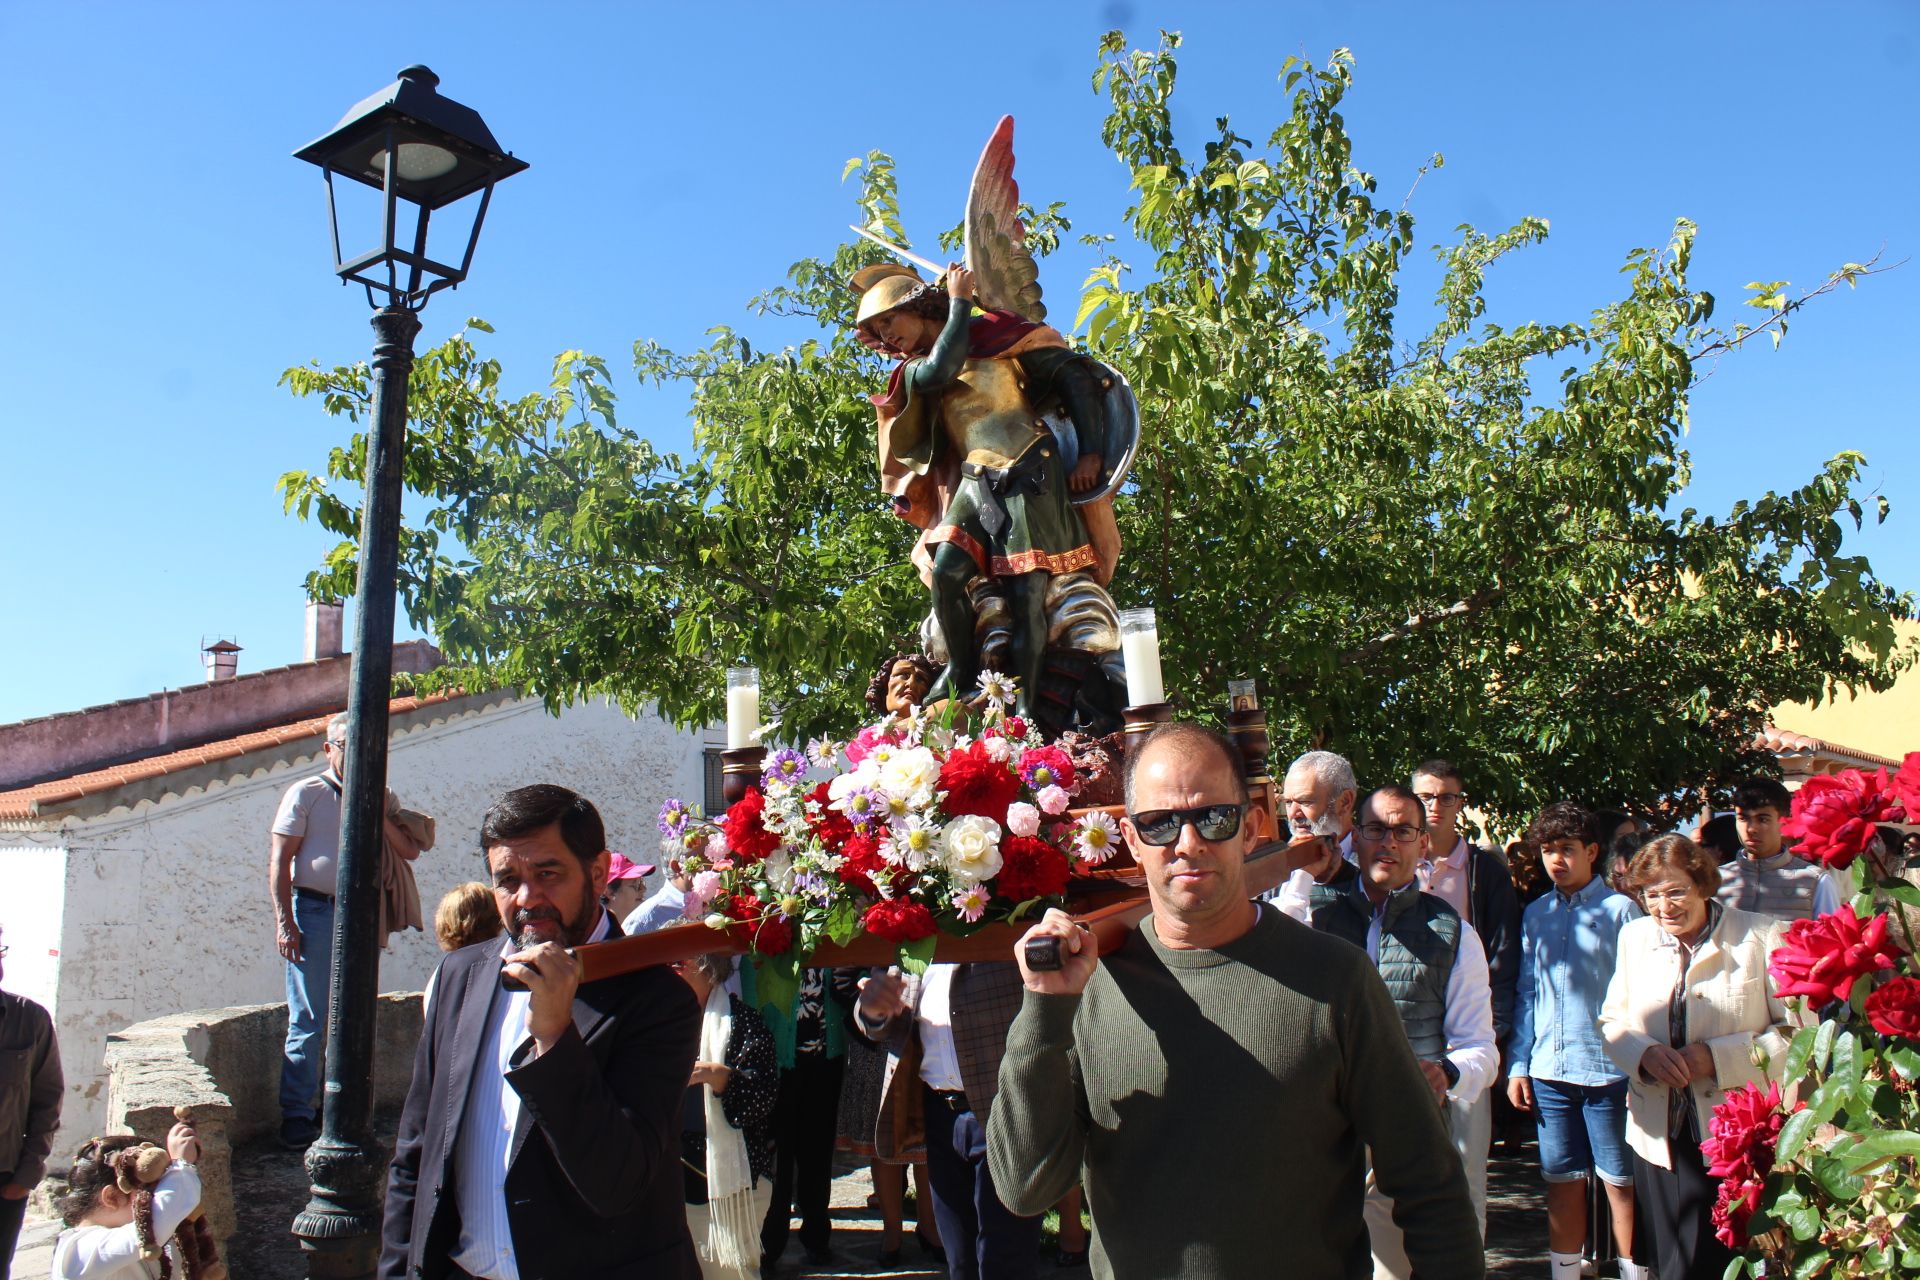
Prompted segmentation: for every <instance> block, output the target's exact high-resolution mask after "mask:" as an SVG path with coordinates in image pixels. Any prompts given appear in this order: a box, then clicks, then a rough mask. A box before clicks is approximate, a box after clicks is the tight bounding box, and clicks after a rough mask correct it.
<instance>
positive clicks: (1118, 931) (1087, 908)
mask: <svg viewBox="0 0 1920 1280" xmlns="http://www.w3.org/2000/svg"><path fill="white" fill-rule="evenodd" d="M1126 717H1127V724H1126V728H1125V730H1124V731H1123V744H1124V745H1125V746H1126V747H1127V748H1128V749H1131V747H1132V744H1134V743H1135V742H1137V741H1139V739H1140V738H1141V736H1143V735H1144V734H1145V733H1146V732H1147V731H1149V730H1151V729H1152V728H1153V726H1154V725H1156V724H1160V723H1164V722H1166V721H1168V720H1170V719H1171V718H1172V712H1171V709H1170V708H1169V707H1168V705H1167V704H1166V703H1164V702H1161V703H1154V704H1151V705H1148V706H1144V707H1129V708H1127V712H1126ZM1227 723H1228V730H1227V734H1228V737H1229V738H1230V739H1231V740H1232V741H1233V743H1234V745H1235V746H1236V747H1238V748H1239V751H1240V763H1241V770H1242V773H1243V775H1244V776H1245V778H1246V780H1247V791H1248V806H1247V818H1246V832H1247V847H1248V853H1247V893H1248V894H1249V895H1250V896H1258V895H1259V894H1262V893H1265V892H1266V891H1268V890H1269V889H1274V888H1277V887H1278V886H1279V885H1280V884H1281V883H1282V882H1283V881H1284V880H1285V879H1286V878H1287V872H1288V859H1287V858H1286V857H1285V856H1284V855H1285V851H1286V849H1287V842H1286V841H1285V840H1283V839H1282V838H1281V834H1280V833H1281V831H1282V830H1283V829H1284V827H1283V824H1282V823H1281V821H1280V814H1279V795H1278V789H1277V787H1276V786H1275V784H1274V780H1273V778H1272V777H1271V776H1270V775H1269V773H1268V771H1267V721H1266V713H1265V712H1264V711H1262V710H1259V709H1258V708H1252V709H1240V710H1234V711H1231V712H1229V713H1228V721H1227ZM763 754H764V751H763V749H762V748H760V747H742V748H734V749H730V750H727V751H725V752H723V753H722V754H721V760H722V764H723V769H724V774H723V779H724V787H725V796H726V800H727V803H729V804H732V803H734V802H735V801H737V800H738V799H739V798H740V797H741V796H742V795H744V794H745V793H746V789H747V787H748V786H750V785H751V784H752V781H753V779H755V778H757V777H758V776H759V774H760V761H761V758H762V756H763ZM1100 809H1101V810H1103V811H1104V812H1106V813H1109V814H1111V815H1112V816H1113V817H1114V818H1115V819H1116V820H1117V819H1118V818H1119V817H1121V816H1122V813H1123V809H1122V807H1121V806H1119V805H1104V806H1100ZM1070 812H1071V813H1073V814H1074V815H1075V816H1078V815H1081V814H1085V813H1087V812H1090V810H1088V809H1075V810H1071V811H1070ZM1066 910H1067V912H1068V913H1069V914H1070V915H1072V916H1073V918H1074V921H1075V922H1076V923H1078V924H1080V925H1082V926H1084V927H1085V928H1086V929H1087V930H1088V931H1090V932H1091V933H1092V934H1093V935H1094V937H1095V938H1096V939H1098V941H1099V944H1100V951H1101V953H1102V954H1105V953H1108V952H1111V951H1113V950H1115V949H1117V948H1118V947H1119V946H1120V945H1121V943H1122V942H1123V941H1124V940H1125V938H1126V935H1127V934H1128V932H1130V931H1131V930H1132V929H1134V928H1135V927H1137V926H1138V925H1139V923H1140V922H1141V921H1142V920H1144V919H1146V917H1147V913H1148V912H1149V911H1150V910H1151V907H1150V904H1149V903H1148V901H1147V889H1146V877H1145V875H1144V874H1143V873H1142V872H1141V871H1140V869H1139V867H1138V866H1137V865H1136V864H1135V863H1134V861H1133V856H1132V854H1131V853H1130V852H1129V851H1128V849H1127V848H1126V846H1125V845H1124V844H1120V845H1117V846H1116V847H1115V849H1114V852H1113V855H1112V857H1111V858H1109V859H1108V861H1107V862H1106V863H1105V864H1104V865H1102V866H1099V867H1096V868H1092V869H1091V870H1090V871H1088V872H1086V873H1084V874H1082V875H1080V876H1076V877H1075V878H1074V880H1073V881H1072V882H1071V883H1070V884H1069V885H1068V887H1067V901H1066ZM1028 928H1029V923H1028V922H1014V923H1000V924H989V925H983V926H981V927H980V928H979V929H976V930H975V931H974V932H972V933H970V934H967V935H965V936H964V937H963V936H960V935H957V934H947V933H942V934H939V935H937V945H936V947H935V950H934V957H933V958H934V959H935V960H936V961H945V962H951V963H956V964H967V963H977V962H982V961H1005V960H1012V959H1013V952H1014V947H1015V945H1016V944H1017V943H1018V942H1019V940H1020V937H1021V935H1023V934H1024V933H1026V931H1027V929H1028ZM748 950H749V948H748V945H747V943H746V942H745V941H743V940H742V939H740V938H738V937H736V936H735V935H734V933H733V932H732V931H730V930H726V929H714V928H710V927H709V926H707V925H706V924H703V923H701V922H699V921H692V922H689V923H687V924H678V925H670V926H668V927H667V928H664V929H658V930H655V931H654V932H652V933H643V934H638V935H636V936H634V937H630V938H615V939H612V940H611V941H607V942H592V943H588V944H586V945H584V946H580V947H575V948H573V950H572V954H573V955H574V956H575V958H577V959H578V960H579V961H580V964H581V974H580V980H581V981H582V982H594V981H597V980H598V979H601V978H611V977H614V976H615V975H617V974H622V973H631V972H633V971H634V970H636V969H644V968H647V967H648V966H650V965H658V964H677V963H678V962H680V961H682V960H690V959H692V958H693V957H695V956H699V955H713V954H727V955H745V954H746V953H747V951H748ZM897 950H898V949H897V948H896V946H895V944H894V943H892V942H890V941H888V940H887V939H885V938H880V937H875V936H872V935H863V936H861V937H858V938H855V939H853V940H852V941H851V942H848V943H847V944H845V945H844V946H842V945H839V944H837V943H832V942H825V943H822V944H821V945H820V946H818V947H816V948H815V949H814V951H813V953H812V954H811V955H809V956H807V957H805V958H804V959H802V960H801V962H800V963H801V964H802V965H803V966H804V967H808V968H843V967H845V968H873V967H878V966H884V965H889V964H892V963H893V962H894V959H895V956H896V955H897Z"/></svg>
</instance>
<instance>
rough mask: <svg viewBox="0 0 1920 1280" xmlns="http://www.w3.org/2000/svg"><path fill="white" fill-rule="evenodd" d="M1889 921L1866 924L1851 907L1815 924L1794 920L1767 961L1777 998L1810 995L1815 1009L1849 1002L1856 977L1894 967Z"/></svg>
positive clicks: (1879, 917)
mask: <svg viewBox="0 0 1920 1280" xmlns="http://www.w3.org/2000/svg"><path fill="white" fill-rule="evenodd" d="M1894 954H1895V952H1894V949H1893V947H1892V946H1891V945H1890V944H1889V943H1888V942H1887V917H1886V916H1885V915H1884V914H1881V915H1876V916H1874V917H1873V919H1871V920H1868V921H1866V922H1864V923H1862V921H1861V919H1860V917H1858V916H1856V915H1854V914H1853V907H1852V906H1851V905H1848V906H1844V907H1841V908H1840V909H1839V910H1838V911H1831V912H1828V913H1827V914H1826V915H1824V916H1817V917H1815V918H1814V919H1812V920H1795V921H1794V922H1793V923H1792V924H1790V925H1788V926H1787V932H1786V935H1785V936H1784V937H1782V938H1781V940H1780V945H1779V947H1777V948H1776V949H1775V950H1774V953H1773V957H1772V958H1771V959H1770V960H1768V961H1767V972H1768V973H1770V974H1772V975H1773V990H1774V994H1776V995H1778V996H1781V997H1783V998H1784V997H1786V996H1807V997H1809V998H1810V999H1811V1000H1812V1001H1813V1003H1814V1004H1816V1005H1821V1004H1826V1003H1827V1002H1828V1001H1830V1000H1845V999H1846V998H1847V997H1848V996H1850V995H1852V994H1853V983H1854V980H1855V979H1856V978H1864V977H1866V976H1867V975H1868V974H1870V973H1878V972H1879V971H1880V970H1882V969H1891V968H1892V967H1893V957H1894Z"/></svg>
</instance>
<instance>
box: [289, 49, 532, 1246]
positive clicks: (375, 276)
mask: <svg viewBox="0 0 1920 1280" xmlns="http://www.w3.org/2000/svg"><path fill="white" fill-rule="evenodd" d="M439 83H440V78H439V77H438V76H436V75H434V74H433V72H431V71H429V70H427V69H426V68H425V67H408V68H407V69H406V70H404V71H402V72H401V73H400V78H399V79H398V80H396V81H395V82H394V83H393V84H391V85H389V86H387V87H386V88H385V89H382V90H381V91H380V92H379V93H376V94H374V95H373V96H372V97H371V98H368V99H366V100H365V101H364V102H361V103H360V104H359V105H357V106H355V107H354V108H353V110H351V111H349V112H347V114H346V116H345V118H344V119H342V120H341V121H340V123H339V124H338V125H336V126H335V127H334V129H333V132H331V133H329V134H327V135H326V136H325V137H324V138H321V139H320V140H319V141H317V142H314V143H311V144H309V145H308V146H305V147H302V148H301V149H300V150H299V151H296V152H295V153H294V154H295V156H297V157H298V158H300V159H302V160H308V161H311V162H313V163H314V164H317V165H319V166H320V168H321V169H322V171H324V173H325V174H326V180H327V213H328V219H329V221H330V222H331V224H332V227H333V258H334V268H335V271H336V272H337V274H338V275H339V276H340V279H341V281H342V283H346V282H352V283H355V284H358V285H361V286H363V287H364V288H365V289H366V291H367V302H368V305H370V306H372V307H374V308H375V310H374V313H373V331H374V346H373V413H372V418H373V422H372V429H371V430H370V431H369V432H368V433H367V465H366V482H367V497H366V505H365V507H364V508H363V510H362V513H361V523H360V582H359V586H358V588H357V589H356V591H355V595H354V602H355V611H354V612H355V617H354V628H353V676H352V683H351V686H350V689H349V692H348V695H347V753H346V754H347V759H346V772H345V777H344V784H345V785H344V788H343V795H342V801H341V809H340V864H339V889H338V901H337V908H338V909H337V910H336V912H335V923H334V935H333V981H332V987H331V991H332V998H331V1001H330V1006H331V1010H330V1013H329V1015H328V1026H327V1083H326V1095H325V1103H324V1105H323V1108H322V1111H321V1133H320V1138H319V1140H318V1141H316V1142H315V1143H314V1144H313V1145H312V1146H311V1147H309V1148H308V1149H307V1173H308V1175H309V1176H310V1177H311V1178H312V1179H313V1195H312V1199H310V1200H309V1201H308V1202H307V1207H306V1209H305V1210H303V1211H302V1212H301V1214H300V1216H299V1217H297V1218H295V1219H294V1221H293V1234H294V1235H296V1236H298V1237H299V1238H300V1245H301V1248H302V1249H304V1250H306V1253H307V1268H308V1271H307V1273H308V1275H310V1276H314V1277H320V1276H329V1277H333V1276H371V1275H372V1274H373V1271H374V1267H375V1265H376V1264H377V1262H378V1260H379V1248H380V1180H381V1175H382V1172H383V1167H384V1166H385V1164H386V1161H387V1153H386V1150H385V1148H384V1147H382V1146H381V1145H380V1144H378V1143H376V1142H375V1141H374V1137H373V1040H374V1016H375V1013H374V998H375V995H376V993H377V992H378V990H379V979H380V954H379V948H378V945H377V943H376V942H375V938H374V933H375V930H376V929H377V928H378V923H379V914H380V853H381V840H382V825H381V824H382V819H383V818H384V816H385V815H384V804H385V799H386V791H387V704H388V700H389V699H390V698H391V697H392V692H393V601H394V594H395V591H396V589H397V585H398V580H397V569H398V563H399V544H400V482H401V464H402V459H403V453H404V447H405V444H406V434H407V378H408V375H409V374H410V373H411V372H412V369H413V339H414V335H415V334H417V333H418V332H419V331H420V321H419V318H418V317H417V315H416V314H415V313H416V312H418V311H419V310H420V308H421V307H423V306H425V305H426V302H427V299H428V298H429V297H431V296H432V295H433V294H434V293H435V292H437V291H438V290H440V289H445V288H452V287H455V286H457V285H459V283H460V282H461V281H462V280H465V279H466V278H467V268H468V267H469V266H471V265H472V263H473V248H474V245H475V243H476V242H478V240H479V239H480V224H481V222H482V221H484V220H485V218H486V216H487V204H488V202H489V201H490V200H491V199H492V198H493V184H494V183H496V182H498V181H500V180H501V179H502V178H508V177H511V176H512V175H514V174H516V173H518V172H520V171H521V170H522V169H524V168H526V167H527V165H526V162H525V161H523V160H516V159H514V158H513V156H511V155H509V154H507V153H506V152H503V151H501V149H500V144H499V143H497V142H495V141H494V139H493V134H492V133H490V132H489V131H488V129H487V126H486V124H485V123H484V122H483V121H482V120H481V119H480V116H479V115H478V113H476V112H474V111H472V110H471V109H469V108H467V107H463V106H461V105H460V104H459V103H457V102H453V101H451V100H449V99H447V98H443V97H441V96H440V95H439V94H438V93H436V92H435V91H434V90H435V87H436V86H437V85H438V84H439ZM336 174H337V175H339V176H341V177H344V178H350V179H352V180H354V181H356V182H362V183H365V184H366V185H367V186H370V187H373V188H375V189H376V190H378V191H379V192H380V193H381V197H382V218H381V230H382V236H381V244H380V247H379V248H377V249H373V250H369V251H368V252H365V253H361V254H359V255H357V256H355V257H352V258H344V257H342V256H341V253H340V218H339V213H338V211H337V209H336V207H335V204H334V189H333V179H334V176H335V175H336ZM475 193H478V194H479V196H480V204H479V208H478V209H477V210H476V211H475V213H474V218H473V229H472V230H471V231H470V232H468V234H467V245H466V251H465V253H464V254H463V255H462V257H461V259H460V265H459V266H458V267H454V266H450V265H448V264H446V263H443V262H440V261H437V260H436V259H434V258H431V257H429V256H428V254H427V222H428V219H429V217H430V216H431V215H432V214H433V212H434V211H435V210H437V209H442V208H445V207H446V206H447V205H450V204H452V203H454V202H455V201H457V200H461V199H464V198H465V197H467V196H470V195H473V194H475ZM403 214H404V215H406V216H411V217H413V219H414V226H413V227H412V228H411V229H406V228H403V227H402V225H401V221H402V216H403Z"/></svg>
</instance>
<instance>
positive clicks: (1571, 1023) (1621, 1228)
mask: <svg viewBox="0 0 1920 1280" xmlns="http://www.w3.org/2000/svg"><path fill="white" fill-rule="evenodd" d="M1527 841H1528V843H1529V844H1531V845H1532V846H1533V847H1534V848H1535V849H1537V850H1538V851H1539V853H1540V865H1541V866H1542V868H1543V869H1544V870H1545V871H1546V873H1547V878H1548V879H1549V880H1550V881H1552V882H1553V888H1552V890H1551V891H1550V892H1548V893H1546V894H1543V895H1542V896H1541V897H1539V898H1536V899H1534V900H1533V901H1532V902H1531V903H1529V904H1527V909H1526V913H1525V915H1523V916H1522V917H1521V923H1520V982H1519V989H1518V990H1517V991H1516V992H1515V997H1514V1008H1513V1035H1512V1038H1511V1039H1510V1040H1509V1042H1508V1045H1507V1062H1508V1068H1507V1097H1508V1099H1509V1100H1510V1101H1511V1102H1512V1103H1513V1105H1514V1106H1515V1107H1517V1108H1518V1109H1520V1110H1521V1111H1529V1110H1531V1111H1533V1112H1535V1114H1536V1115H1537V1116H1538V1118H1539V1132H1540V1172H1541V1174H1542V1176H1543V1177H1545V1179H1546V1182H1547V1248H1548V1250H1549V1252H1550V1257H1551V1259H1552V1263H1553V1280H1579V1276H1580V1250H1581V1246H1582V1244H1584V1243H1585V1241H1586V1235H1587V1186H1586V1180H1587V1178H1588V1177H1590V1176H1592V1175H1593V1174H1595V1173H1597V1174H1598V1175H1599V1177H1600V1180H1601V1182H1603V1183H1605V1184H1606V1191H1607V1201H1608V1203H1609V1205H1610V1206H1611V1207H1612V1209H1613V1239H1614V1246H1615V1248H1616V1249H1617V1250H1618V1252H1619V1255H1620V1280H1646V1277H1647V1274H1648V1273H1647V1269H1646V1268H1645V1267H1642V1266H1640V1265H1638V1264H1636V1263H1635V1262H1634V1261H1633V1168H1632V1165H1631V1163H1630V1162H1629V1161H1628V1159H1627V1080H1626V1077H1625V1076H1623V1075H1621V1074H1620V1072H1619V1071H1618V1069H1616V1068H1615V1067H1614V1065H1613V1062H1612V1060H1611V1059H1609V1058H1608V1057H1607V1052H1606V1048H1605V1046H1604V1045H1603V1044H1602V1042H1601V1039H1600V1029H1599V1015H1600V1005H1601V1003H1602V1002H1603V1000H1604V999H1605V997H1606V994H1607V983H1608V981H1609V980H1610V979H1611V978H1612V977H1613V962H1614V949H1615V946H1616V944H1617V943H1618V941H1619V937H1620V926H1621V925H1623V924H1625V923H1626V922H1627V921H1629V920H1631V919H1633V918H1634V917H1635V916H1638V915H1639V914H1640V908H1639V907H1637V906H1635V905H1634V903H1633V900H1632V899H1630V898H1628V897H1626V896H1625V895H1623V894H1620V893H1616V892H1614V891H1613V890H1612V889H1611V888H1609V887H1608V885H1607V883H1606V881H1605V880H1603V879H1601V878H1600V877H1598V876H1596V875H1595V874H1594V867H1595V865H1596V863H1597V861H1598V859H1599V856H1600V840H1599V836H1598V835H1597V834H1596V833H1595V831H1594V820H1593V815H1592V814H1591V813H1589V812H1588V811H1587V810H1586V809H1584V808H1582V807H1581V806H1580V805H1578V804H1575V803H1574V802H1573V801H1571V800H1559V801H1556V802H1554V803H1553V804H1550V805H1548V806H1547V807H1546V808H1545V809H1543V810H1542V811H1541V813H1540V816H1539V817H1537V818H1535V819H1534V821H1533V825H1532V826H1531V827H1529V828H1528V829H1527Z"/></svg>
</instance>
